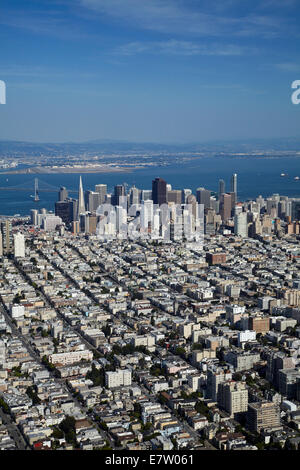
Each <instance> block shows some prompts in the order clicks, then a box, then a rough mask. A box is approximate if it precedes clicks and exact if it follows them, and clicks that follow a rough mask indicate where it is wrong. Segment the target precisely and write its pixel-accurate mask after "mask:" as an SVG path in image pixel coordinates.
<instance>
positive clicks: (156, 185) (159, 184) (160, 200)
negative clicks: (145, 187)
mask: <svg viewBox="0 0 300 470" xmlns="http://www.w3.org/2000/svg"><path fill="white" fill-rule="evenodd" d="M152 199H153V203H154V204H159V205H161V204H166V203H167V183H166V181H165V180H163V179H162V178H155V180H153V181H152Z"/></svg>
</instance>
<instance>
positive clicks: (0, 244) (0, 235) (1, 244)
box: [0, 230, 3, 257]
mask: <svg viewBox="0 0 300 470" xmlns="http://www.w3.org/2000/svg"><path fill="white" fill-rule="evenodd" d="M0 256H1V257H2V256H3V241H2V232H1V230H0Z"/></svg>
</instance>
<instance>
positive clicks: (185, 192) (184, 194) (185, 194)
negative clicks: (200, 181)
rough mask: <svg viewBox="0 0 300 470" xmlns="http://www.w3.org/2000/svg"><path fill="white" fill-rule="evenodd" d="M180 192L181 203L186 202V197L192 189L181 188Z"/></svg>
mask: <svg viewBox="0 0 300 470" xmlns="http://www.w3.org/2000/svg"><path fill="white" fill-rule="evenodd" d="M181 193H182V197H181V203H182V204H186V200H187V197H188V196H190V195H191V194H192V190H191V189H183V190H182V191H181Z"/></svg>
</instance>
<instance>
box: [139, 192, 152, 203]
mask: <svg viewBox="0 0 300 470" xmlns="http://www.w3.org/2000/svg"><path fill="white" fill-rule="evenodd" d="M149 199H152V190H151V189H142V196H141V201H148V200H149Z"/></svg>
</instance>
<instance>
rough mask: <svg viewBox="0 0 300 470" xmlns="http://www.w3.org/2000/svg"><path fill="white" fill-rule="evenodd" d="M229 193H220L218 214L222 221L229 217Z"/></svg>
mask: <svg viewBox="0 0 300 470" xmlns="http://www.w3.org/2000/svg"><path fill="white" fill-rule="evenodd" d="M231 204H232V199H231V195H230V194H228V193H225V194H222V195H221V200H220V215H221V218H222V221H223V222H226V220H228V219H229V218H230V217H231Z"/></svg>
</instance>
